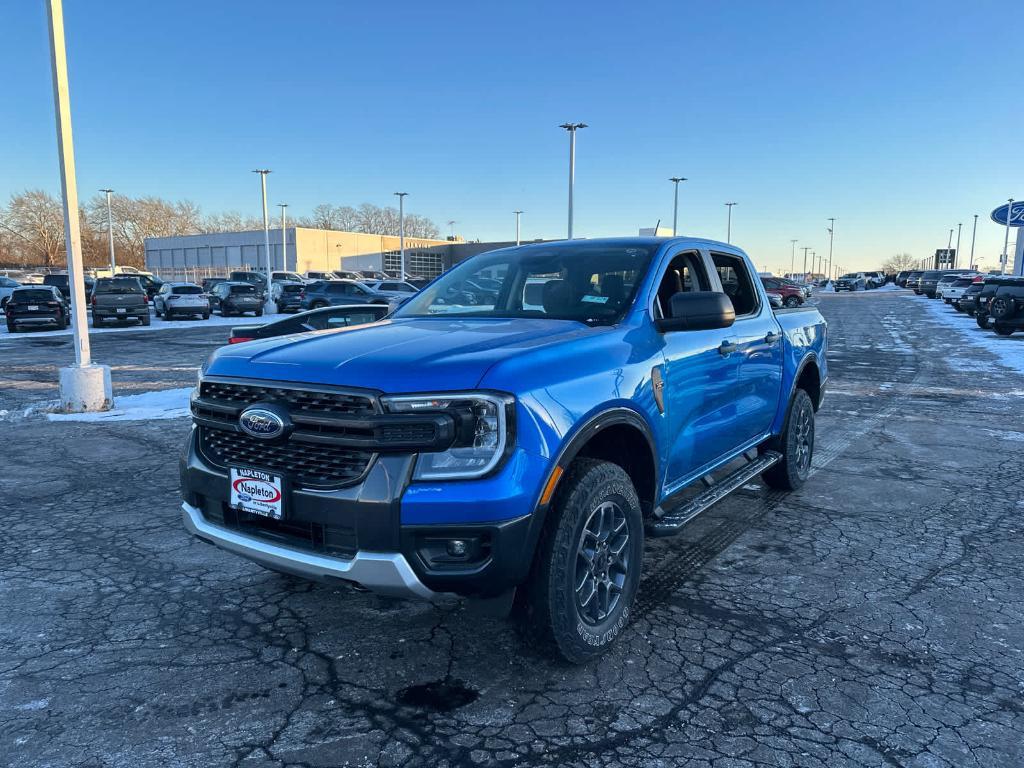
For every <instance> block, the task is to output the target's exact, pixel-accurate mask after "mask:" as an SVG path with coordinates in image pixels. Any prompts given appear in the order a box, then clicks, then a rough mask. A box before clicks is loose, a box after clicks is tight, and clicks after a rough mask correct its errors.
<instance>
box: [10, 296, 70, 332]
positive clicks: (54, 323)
mask: <svg viewBox="0 0 1024 768" xmlns="http://www.w3.org/2000/svg"><path fill="white" fill-rule="evenodd" d="M4 315H5V316H6V318H7V330H8V331H9V332H11V333H17V332H18V331H22V330H26V329H29V328H56V329H58V330H63V329H64V328H67V327H68V325H69V324H70V322H71V312H70V303H69V302H68V301H67V299H65V297H64V294H62V293H61V292H60V289H58V288H57V287H56V286H52V285H35V286H31V287H21V288H15V289H14V290H13V291H11V295H10V296H8V297H7V303H6V304H5V305H4Z"/></svg>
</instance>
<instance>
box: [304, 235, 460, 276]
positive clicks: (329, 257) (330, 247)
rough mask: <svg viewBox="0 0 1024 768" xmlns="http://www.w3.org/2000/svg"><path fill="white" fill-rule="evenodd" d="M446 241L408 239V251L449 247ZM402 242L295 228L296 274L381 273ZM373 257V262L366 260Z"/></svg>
mask: <svg viewBox="0 0 1024 768" xmlns="http://www.w3.org/2000/svg"><path fill="white" fill-rule="evenodd" d="M448 245H450V243H448V241H446V240H426V239H424V238H419V237H407V238H405V251H406V255H407V256H408V255H409V252H410V251H414V250H427V249H432V248H437V246H442V247H447V246H448ZM398 251H399V238H398V237H396V236H393V235H367V234H362V233H360V232H338V231H335V230H330V229H304V228H302V227H296V228H295V253H296V263H295V271H296V272H308V271H309V270H318V271H328V270H332V269H367V268H376V269H380V268H381V267H380V266H379V261H380V259H381V258H382V257H383V254H386V253H398ZM366 257H371V258H366Z"/></svg>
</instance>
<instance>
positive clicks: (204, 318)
mask: <svg viewBox="0 0 1024 768" xmlns="http://www.w3.org/2000/svg"><path fill="white" fill-rule="evenodd" d="M209 319H210V313H209V312H203V320H209Z"/></svg>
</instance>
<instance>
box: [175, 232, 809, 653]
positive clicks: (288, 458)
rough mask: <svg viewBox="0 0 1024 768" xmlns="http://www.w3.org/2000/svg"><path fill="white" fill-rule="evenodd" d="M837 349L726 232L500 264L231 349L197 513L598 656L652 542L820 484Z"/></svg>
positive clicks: (326, 564) (198, 421) (215, 526)
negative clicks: (388, 309)
mask: <svg viewBox="0 0 1024 768" xmlns="http://www.w3.org/2000/svg"><path fill="white" fill-rule="evenodd" d="M466 281H473V282H476V283H481V284H487V285H490V286H492V287H493V288H494V291H493V296H492V297H491V298H489V299H488V300H487V301H486V302H481V301H480V300H479V299H477V300H476V301H475V302H473V303H469V302H465V303H463V302H462V301H461V300H460V299H459V298H458V297H459V296H460V295H461V294H460V293H459V292H458V291H454V292H453V291H451V290H449V289H450V287H451V286H452V285H462V284H464V283H465V282H466ZM826 347H827V341H826V325H825V321H824V320H823V318H822V317H821V315H820V314H819V313H818V311H817V310H816V309H814V308H813V307H805V308H800V309H790V310H780V311H773V310H772V308H771V306H770V305H769V302H768V297H767V295H766V294H765V292H764V288H763V287H762V285H761V281H760V280H759V279H758V277H757V272H756V271H755V269H754V267H753V264H752V263H751V261H750V259H749V258H748V257H747V256H746V254H744V253H743V251H741V250H740V249H738V248H736V247H735V246H732V245H728V244H725V243H720V242H714V241H709V240H700V239H692V238H670V239H661V238H622V239H603V240H577V241H565V242H553V243H542V244H532V245H527V246H522V247H516V248H507V249H502V250H496V251H491V252H488V253H483V254H480V255H477V256H474V257H472V258H470V259H468V260H466V261H464V262H462V263H460V264H459V265H457V266H456V267H455V268H454V269H452V270H451V271H449V272H448V273H446V274H445V275H442V276H441V277H440V278H438V279H437V280H435V281H434V282H433V283H431V284H430V285H428V286H426V287H425V288H424V289H423V290H422V291H420V292H419V293H418V294H416V295H415V296H414V297H413V298H412V299H410V300H409V301H407V302H406V303H405V304H403V305H402V307H401V308H399V309H398V310H397V311H396V312H394V313H393V314H391V315H390V316H388V317H386V318H385V319H383V320H381V321H379V322H376V323H372V324H370V325H365V326H362V327H358V328H352V329H342V330H336V331H322V332H314V333H306V334H299V335H293V336H285V337H279V338H273V339H267V340H259V341H252V342H248V343H244V344H235V345H232V346H230V347H224V348H222V349H220V350H218V351H217V352H215V353H214V354H213V355H212V357H211V358H210V359H209V361H208V362H207V363H206V365H204V366H203V368H202V370H201V371H200V376H199V382H198V386H197V388H196V392H195V395H194V396H193V399H192V414H193V421H194V426H193V429H192V431H191V434H190V436H189V439H188V444H187V447H186V450H185V452H184V454H183V458H182V463H181V483H182V493H183V497H184V503H183V505H182V508H183V512H184V523H185V526H186V528H187V529H188V530H189V531H190V532H191V533H192V534H194V535H195V536H198V537H199V538H200V539H202V540H204V541H206V542H208V543H212V544H215V545H217V546H219V547H222V548H223V549H226V550H229V551H232V552H235V553H237V554H239V555H242V556H244V557H247V558H250V559H252V560H254V561H256V562H258V563H261V564H263V565H264V566H266V567H268V568H271V569H274V570H278V571H283V572H287V573H292V574H298V575H301V576H303V577H308V578H312V579H317V580H324V581H330V580H337V579H340V580H346V581H350V582H356V583H358V584H361V585H363V586H364V587H367V588H369V589H371V590H375V591H378V592H381V593H385V594H390V595H398V596H404V597H419V598H426V599H430V598H432V597H434V596H436V595H439V594H443V593H455V594H458V595H464V596H468V597H473V598H483V599H486V600H488V604H489V605H491V606H494V605H495V604H498V605H501V604H502V603H503V601H504V602H505V604H507V605H508V607H509V608H510V609H515V610H516V613H517V615H518V616H519V618H520V619H521V620H522V621H523V622H525V625H526V627H527V628H528V630H529V632H530V633H531V634H532V636H533V637H535V638H537V639H538V640H539V641H541V642H542V643H545V644H546V645H547V647H549V648H552V649H553V650H554V651H556V652H558V653H560V654H561V655H562V656H563V657H565V658H566V659H568V660H570V661H574V662H582V661H585V660H587V659H589V658H592V657H593V656H595V655H597V654H599V653H600V652H601V651H602V650H603V649H604V648H606V647H607V646H608V645H609V644H610V643H611V642H612V641H613V640H614V639H615V637H616V636H617V635H618V634H619V633H620V631H621V630H622V627H623V626H624V625H625V624H626V622H627V621H628V619H629V615H630V607H631V605H632V603H633V601H634V598H635V596H636V593H637V588H638V585H639V581H640V569H641V561H642V559H643V540H644V537H645V536H663V535H669V534H672V533H675V532H677V531H679V530H680V529H681V528H682V527H683V526H684V525H685V524H686V523H687V522H688V521H689V520H691V519H692V518H693V517H694V516H696V515H697V514H699V513H700V512H702V511H703V510H704V509H706V508H707V507H709V506H710V505H711V504H713V503H714V502H716V501H718V500H720V499H721V498H723V497H724V496H725V495H726V494H728V493H729V492H731V491H733V490H735V489H737V488H739V487H740V486H741V485H743V484H744V483H746V482H748V481H750V480H751V479H752V478H755V477H757V476H759V475H760V476H761V477H762V478H763V480H764V482H766V483H767V484H768V485H769V486H771V487H774V488H783V489H795V488H797V487H799V486H800V485H801V484H802V483H803V482H804V480H805V479H806V478H807V476H808V473H809V471H810V466H811V456H812V453H813V450H814V419H815V412H816V411H817V409H818V408H819V406H820V405H821V401H822V396H823V395H824V392H825V385H826V381H827V378H828V368H827V365H826V357H825V354H826Z"/></svg>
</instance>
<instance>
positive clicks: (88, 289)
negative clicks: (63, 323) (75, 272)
mask: <svg viewBox="0 0 1024 768" xmlns="http://www.w3.org/2000/svg"><path fill="white" fill-rule="evenodd" d="M82 283H83V285H84V287H85V295H86V298H87V299H88V296H89V294H90V293H92V289H93V288H94V287H95V286H96V281H95V280H94V279H93V278H91V277H89V276H88V275H86V276H85V277H83V278H82ZM43 285H52V286H53V287H54V288H56V289H57V290H59V291H60V292H61V293H62V294H63V295H64V297H65V298H66V299H67V300H68V301H71V287H70V285H71V284H70V283H69V282H68V273H67V272H51V273H50V274H48V275H43Z"/></svg>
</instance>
